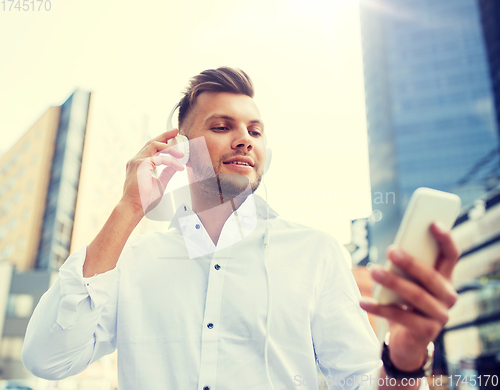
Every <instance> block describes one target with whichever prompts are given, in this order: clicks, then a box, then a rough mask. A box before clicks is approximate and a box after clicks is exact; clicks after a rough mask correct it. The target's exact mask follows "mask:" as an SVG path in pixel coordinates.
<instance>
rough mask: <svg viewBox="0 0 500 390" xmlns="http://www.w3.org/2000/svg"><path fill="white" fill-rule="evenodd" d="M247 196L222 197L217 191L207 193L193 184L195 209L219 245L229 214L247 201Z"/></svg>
mask: <svg viewBox="0 0 500 390" xmlns="http://www.w3.org/2000/svg"><path fill="white" fill-rule="evenodd" d="M247 197H248V195H247V196H238V197H237V198H227V197H222V196H221V195H220V194H217V193H213V194H211V193H206V192H204V191H201V190H200V188H198V187H197V186H193V185H191V201H192V206H193V211H194V212H195V213H196V214H197V215H198V218H200V221H201V223H202V224H203V226H204V227H205V229H206V230H207V233H208V235H209V236H210V238H211V239H212V241H213V243H214V244H215V245H217V242H218V241H219V237H220V234H221V231H222V228H223V226H224V224H225V223H226V221H227V219H228V218H229V216H230V215H231V214H232V213H233V212H234V211H235V210H236V209H238V207H240V206H241V204H242V203H243V202H244V201H245V199H246V198H247Z"/></svg>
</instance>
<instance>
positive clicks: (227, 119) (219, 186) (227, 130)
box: [186, 92, 265, 197]
mask: <svg viewBox="0 0 500 390" xmlns="http://www.w3.org/2000/svg"><path fill="white" fill-rule="evenodd" d="M186 119H187V121H186V122H187V127H188V128H189V129H188V137H189V138H190V139H194V138H197V137H201V136H203V137H204V138H205V142H206V145H207V148H208V152H209V154H210V159H211V164H212V166H213V171H214V173H215V174H216V176H217V178H218V183H214V181H213V180H212V181H210V180H209V181H205V184H203V185H201V187H202V190H204V191H206V192H209V193H214V192H217V193H219V192H222V193H223V195H227V196H229V197H234V196H237V195H239V194H240V193H242V192H243V191H244V190H245V189H246V188H247V187H248V184H250V186H251V189H252V191H255V190H256V189H257V187H258V186H259V183H260V181H261V178H262V174H263V171H264V160H265V144H264V125H263V123H262V120H261V118H260V113H259V110H258V109H257V106H256V105H255V103H254V101H253V99H252V98H251V97H249V96H246V95H240V94H234V93H228V92H203V93H201V94H200V95H199V96H198V97H197V99H196V103H195V105H194V107H193V108H192V111H191V112H190V113H189V115H188V118H186ZM200 155H201V154H200V153H196V150H192V151H191V154H190V160H189V161H190V163H189V165H190V167H191V169H192V173H193V175H194V179H195V181H200V180H203V179H206V178H207V177H210V176H212V175H211V174H210V173H211V169H212V168H211V167H210V166H208V164H207V161H201V159H200V158H199V156H200Z"/></svg>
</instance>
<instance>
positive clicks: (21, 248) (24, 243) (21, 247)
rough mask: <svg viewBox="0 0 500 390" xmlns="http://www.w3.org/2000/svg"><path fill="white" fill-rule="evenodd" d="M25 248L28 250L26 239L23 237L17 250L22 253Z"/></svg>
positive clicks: (18, 243)
mask: <svg viewBox="0 0 500 390" xmlns="http://www.w3.org/2000/svg"><path fill="white" fill-rule="evenodd" d="M24 248H26V237H21V238H20V239H19V240H17V249H18V250H20V251H22V250H24Z"/></svg>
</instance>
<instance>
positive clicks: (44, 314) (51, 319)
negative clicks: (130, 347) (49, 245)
mask: <svg viewBox="0 0 500 390" xmlns="http://www.w3.org/2000/svg"><path fill="white" fill-rule="evenodd" d="M86 249H87V248H86V247H84V248H81V249H80V250H78V251H77V252H75V253H73V254H72V255H71V256H69V257H68V259H67V260H66V262H65V263H64V264H63V265H62V266H61V268H60V270H59V277H58V279H57V280H56V282H55V283H54V284H53V285H52V286H51V287H50V289H49V290H48V291H47V292H46V293H45V294H44V295H43V296H42V298H41V299H40V302H39V303H38V305H37V307H36V308H35V310H34V312H33V315H32V317H31V319H30V321H29V324H28V328H27V330H26V336H25V339H24V344H23V350H22V360H23V363H24V365H25V366H26V368H27V369H28V370H29V371H31V372H32V373H33V374H34V375H36V376H39V377H41V378H45V379H50V380H57V379H63V378H66V377H68V376H71V375H75V374H78V373H80V372H82V371H83V370H84V369H85V368H86V367H87V366H89V365H90V364H92V363H93V362H94V361H96V360H97V359H99V358H100V357H102V356H104V355H107V354H110V353H112V352H113V351H114V350H115V349H116V316H117V305H118V291H119V283H120V270H119V266H117V267H115V268H114V269H112V270H110V271H108V272H105V273H103V274H99V275H95V276H93V277H90V278H84V277H83V264H84V262H85V256H86ZM127 253H128V247H127V246H125V248H124V251H123V252H122V255H121V256H120V260H121V259H122V258H123V257H126V256H127Z"/></svg>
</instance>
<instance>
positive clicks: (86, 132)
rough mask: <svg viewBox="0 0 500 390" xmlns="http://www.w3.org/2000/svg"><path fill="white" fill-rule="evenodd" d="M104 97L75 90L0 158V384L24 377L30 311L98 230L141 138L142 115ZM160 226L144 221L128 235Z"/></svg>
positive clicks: (143, 138) (163, 225)
mask: <svg viewBox="0 0 500 390" xmlns="http://www.w3.org/2000/svg"><path fill="white" fill-rule="evenodd" d="M106 99H107V98H106V97H104V96H100V95H99V94H94V93H92V94H91V93H90V92H86V91H82V90H76V91H75V92H74V93H73V94H72V95H71V96H70V97H69V98H68V99H67V100H66V101H65V102H64V103H63V104H62V105H61V106H56V107H50V108H49V109H48V110H47V111H46V112H45V113H44V114H43V115H42V116H41V117H40V119H39V120H37V121H36V122H35V123H34V124H33V126H32V127H31V128H30V129H29V130H28V131H27V132H26V133H25V134H24V135H23V136H22V137H21V138H20V139H19V140H18V141H17V142H16V144H15V145H14V146H13V147H12V148H11V149H10V150H8V151H7V152H6V153H5V154H4V155H3V156H2V157H0V172H1V174H0V205H2V206H1V208H0V282H2V283H1V284H0V336H1V337H0V378H21V377H24V376H26V375H28V373H27V372H26V370H25V369H24V367H23V366H22V363H21V360H20V354H21V348H22V342H23V337H24V333H25V331H26V326H27V324H28V321H29V318H30V316H31V314H32V312H33V309H34V307H35V306H36V304H37V303H38V300H39V299H40V297H41V296H42V294H43V293H44V292H45V291H46V290H47V289H48V288H49V286H50V285H51V284H52V283H53V282H54V281H55V278H56V277H57V271H58V269H59V267H60V266H61V264H62V263H63V262H64V261H65V259H66V258H67V257H68V255H69V254H70V253H72V252H74V251H76V250H77V249H79V248H81V247H82V246H84V245H87V244H89V243H90V242H91V241H92V239H93V238H94V237H95V236H96V234H97V233H98V231H99V230H100V228H101V227H102V226H103V225H104V222H105V221H106V219H107V218H108V216H109V214H110V213H111V211H112V209H113V207H114V206H115V205H116V203H117V202H118V201H119V200H120V197H121V194H122V190H123V183H124V180H125V167H126V163H127V161H128V160H129V159H130V158H131V157H133V156H134V155H135V154H136V153H137V151H138V150H139V149H140V148H141V146H142V145H143V144H144V143H145V142H146V140H147V138H148V137H147V136H146V133H145V124H146V122H145V120H144V119H145V118H144V117H143V116H139V117H137V116H134V114H132V113H130V112H126V111H125V110H122V111H116V109H110V108H109V106H110V104H109V101H108V100H106ZM110 151H112V153H111V152H110ZM167 223H168V222H155V221H151V220H148V219H144V220H143V221H142V222H141V223H140V224H139V226H138V227H137V228H136V230H135V231H134V233H133V234H141V233H144V232H146V231H148V230H151V229H158V230H161V229H165V228H166V227H168V225H167V226H166V224H167ZM110 381H111V379H110Z"/></svg>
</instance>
